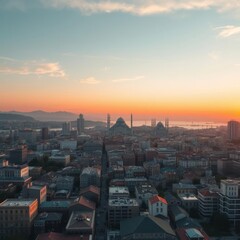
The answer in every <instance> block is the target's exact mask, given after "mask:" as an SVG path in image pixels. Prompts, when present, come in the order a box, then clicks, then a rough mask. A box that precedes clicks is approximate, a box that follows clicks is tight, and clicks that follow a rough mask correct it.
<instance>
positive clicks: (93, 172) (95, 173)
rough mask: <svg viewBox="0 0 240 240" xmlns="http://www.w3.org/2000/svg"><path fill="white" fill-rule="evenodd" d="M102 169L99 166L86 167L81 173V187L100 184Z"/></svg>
mask: <svg viewBox="0 0 240 240" xmlns="http://www.w3.org/2000/svg"><path fill="white" fill-rule="evenodd" d="M100 177H101V170H100V169H98V168H93V167H87V168H84V169H83V171H82V173H81V175H80V189H83V188H86V187H88V186H90V185H93V186H97V187H99V186H100Z"/></svg>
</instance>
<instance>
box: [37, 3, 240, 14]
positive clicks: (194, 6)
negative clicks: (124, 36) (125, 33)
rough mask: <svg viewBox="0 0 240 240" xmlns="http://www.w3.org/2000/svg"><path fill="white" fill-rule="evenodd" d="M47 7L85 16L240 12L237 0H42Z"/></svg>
mask: <svg viewBox="0 0 240 240" xmlns="http://www.w3.org/2000/svg"><path fill="white" fill-rule="evenodd" d="M41 2H42V3H43V4H44V5H45V6H47V7H53V8H73V9H78V10H80V11H81V12H83V13H85V14H93V13H99V12H106V13H111V12H124V13H130V14H135V15H140V16H144V15H152V14H162V13H170V12H174V11H179V10H201V9H215V10H216V11H218V12H223V11H230V10H233V11H236V10H240V1H236V0H181V1H179V0H112V1H110V0H102V1H99V0H41Z"/></svg>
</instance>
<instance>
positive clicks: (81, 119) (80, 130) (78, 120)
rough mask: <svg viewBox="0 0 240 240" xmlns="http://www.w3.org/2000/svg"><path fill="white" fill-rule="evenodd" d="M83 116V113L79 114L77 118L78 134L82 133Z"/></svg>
mask: <svg viewBox="0 0 240 240" xmlns="http://www.w3.org/2000/svg"><path fill="white" fill-rule="evenodd" d="M84 121H85V120H84V117H83V114H80V115H79V118H78V119H77V131H78V134H82V133H84Z"/></svg>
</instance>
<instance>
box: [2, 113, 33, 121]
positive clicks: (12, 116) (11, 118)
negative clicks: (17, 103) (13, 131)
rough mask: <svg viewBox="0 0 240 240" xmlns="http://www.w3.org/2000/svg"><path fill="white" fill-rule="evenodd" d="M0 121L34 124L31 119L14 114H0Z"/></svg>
mask: <svg viewBox="0 0 240 240" xmlns="http://www.w3.org/2000/svg"><path fill="white" fill-rule="evenodd" d="M0 121H11V122H13V121H16V122H17V121H18V122H34V121H36V120H35V119H34V118H33V117H29V116H24V115H21V114H16V113H0Z"/></svg>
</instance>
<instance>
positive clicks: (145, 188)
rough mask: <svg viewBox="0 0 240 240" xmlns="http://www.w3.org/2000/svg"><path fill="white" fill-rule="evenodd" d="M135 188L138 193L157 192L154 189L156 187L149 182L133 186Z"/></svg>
mask: <svg viewBox="0 0 240 240" xmlns="http://www.w3.org/2000/svg"><path fill="white" fill-rule="evenodd" d="M135 189H136V191H137V192H138V193H139V194H144V193H152V194H158V191H157V190H156V188H155V187H154V186H152V185H151V184H149V183H148V184H138V185H137V186H135Z"/></svg>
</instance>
